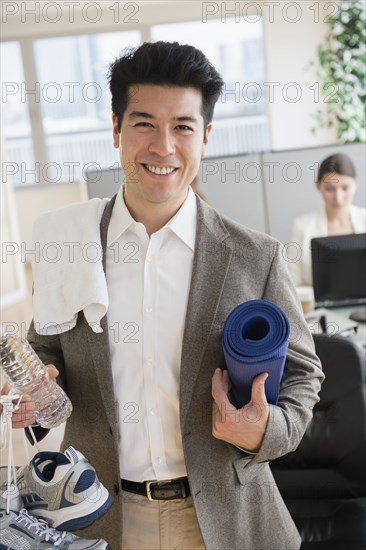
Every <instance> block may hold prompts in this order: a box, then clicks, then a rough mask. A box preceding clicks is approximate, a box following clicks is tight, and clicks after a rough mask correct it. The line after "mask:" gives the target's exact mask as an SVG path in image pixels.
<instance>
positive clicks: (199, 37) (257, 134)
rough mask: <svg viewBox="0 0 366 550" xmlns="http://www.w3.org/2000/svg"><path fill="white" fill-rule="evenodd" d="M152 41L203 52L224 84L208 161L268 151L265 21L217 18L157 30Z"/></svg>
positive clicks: (208, 149) (153, 29) (153, 28)
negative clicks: (212, 158) (213, 157)
mask: <svg viewBox="0 0 366 550" xmlns="http://www.w3.org/2000/svg"><path fill="white" fill-rule="evenodd" d="M151 36H152V39H153V40H167V41H170V42H172V41H175V40H176V41H178V42H180V43H181V44H187V43H188V44H192V45H193V46H195V47H197V48H199V49H200V50H202V51H203V53H204V54H205V55H206V56H207V58H208V59H209V60H210V61H211V63H212V64H213V65H214V66H215V67H216V68H217V70H218V71H219V73H220V74H221V76H222V77H223V79H224V82H225V86H224V90H223V93H222V95H221V97H220V99H219V100H218V102H217V104H216V106H215V113H214V127H215V131H214V132H212V134H211V136H210V140H209V145H208V148H207V156H223V155H233V154H237V153H243V152H247V153H254V152H257V151H265V150H267V149H268V148H269V135H268V122H267V115H266V101H265V95H264V93H263V82H264V74H265V71H264V51H263V29H262V20H261V19H258V17H253V18H250V17H248V18H247V19H246V20H245V21H240V24H238V23H237V22H236V21H235V18H232V19H227V20H226V21H225V22H222V21H221V20H220V19H218V20H210V21H207V22H206V23H202V21H193V22H186V23H175V24H165V25H155V26H153V27H152V28H151Z"/></svg>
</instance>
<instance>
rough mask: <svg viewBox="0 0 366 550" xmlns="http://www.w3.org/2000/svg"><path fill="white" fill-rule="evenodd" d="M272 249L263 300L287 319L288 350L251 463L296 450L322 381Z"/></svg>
mask: <svg viewBox="0 0 366 550" xmlns="http://www.w3.org/2000/svg"><path fill="white" fill-rule="evenodd" d="M276 248H277V250H276V252H275V254H274V257H273V260H272V263H271V268H270V272H269V275H268V278H267V282H266V287H265V291H264V295H263V298H264V299H266V300H269V301H271V302H274V303H276V304H277V305H278V306H279V307H280V308H281V309H282V310H283V311H284V312H285V314H286V315H287V317H288V319H289V322H290V338H289V347H288V353H287V359H286V363H285V368H284V374H283V378H282V381H281V388H280V395H279V400H278V402H277V404H276V405H271V404H269V405H268V406H269V420H268V424H267V428H266V432H265V435H264V438H263V441H262V445H261V447H260V449H259V451H258V453H257V455H256V456H255V457H254V458H252V459H251V460H250V462H252V463H257V462H265V461H269V460H274V459H275V458H278V457H279V456H282V455H284V454H286V453H289V452H291V451H294V450H295V449H296V447H297V446H298V445H299V443H300V441H301V439H302V436H303V434H304V432H305V430H306V427H307V425H308V423H309V422H310V420H311V418H312V411H313V407H314V405H315V404H316V403H317V402H318V401H319V397H318V393H319V391H320V387H321V383H322V381H323V379H324V374H323V371H322V369H321V363H320V360H319V358H318V357H317V355H316V354H315V347H314V342H313V338H312V336H311V333H310V331H309V329H308V327H307V324H306V321H305V319H304V316H303V313H302V309H301V305H300V302H299V300H298V298H297V295H296V289H295V286H294V284H293V282H292V280H291V277H290V275H289V273H288V270H287V268H286V265H285V260H284V259H283V255H284V254H283V248H282V245H278V246H277V247H276Z"/></svg>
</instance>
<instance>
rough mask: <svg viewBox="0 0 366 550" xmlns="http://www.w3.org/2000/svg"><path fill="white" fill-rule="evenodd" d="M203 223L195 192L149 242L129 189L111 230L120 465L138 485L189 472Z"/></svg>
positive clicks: (111, 328)
mask: <svg viewBox="0 0 366 550" xmlns="http://www.w3.org/2000/svg"><path fill="white" fill-rule="evenodd" d="M196 218H197V211H196V199H195V195H194V193H193V191H192V190H191V188H189V192H188V196H187V199H186V200H185V202H184V203H183V205H182V207H181V208H180V210H179V211H178V212H177V213H176V214H175V216H174V217H173V218H172V219H171V220H170V221H169V222H168V223H167V224H166V225H165V226H164V227H163V228H161V229H160V230H159V231H157V232H156V233H153V234H152V235H151V238H149V236H148V234H147V232H146V229H145V226H144V225H143V224H142V223H138V222H136V221H135V220H134V219H133V218H132V216H131V214H130V213H129V211H128V209H127V207H126V205H125V202H124V199H123V187H121V188H120V190H119V192H118V195H117V198H116V202H115V205H114V208H113V212H112V217H111V221H110V224H109V228H108V236H107V255H106V266H107V269H106V272H107V285H108V293H109V310H108V329H109V342H110V350H111V363H112V374H113V382H114V398H115V401H116V408H117V411H118V414H119V427H120V440H119V456H120V468H121V476H122V478H124V479H128V480H131V481H146V480H163V479H173V478H177V477H180V476H185V475H187V472H186V468H185V463H184V456H183V448H182V437H181V429H180V422H179V377H180V360H181V351H182V340H183V331H184V324H185V317H186V310H187V304H188V294H189V288H190V282H191V275H192V266H193V255H194V247H195V235H196ZM111 399H112V396H111Z"/></svg>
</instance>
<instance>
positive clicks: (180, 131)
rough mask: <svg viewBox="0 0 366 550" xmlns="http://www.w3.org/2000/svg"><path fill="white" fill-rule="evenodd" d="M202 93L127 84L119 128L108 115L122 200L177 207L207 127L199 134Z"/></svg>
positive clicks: (200, 152)
mask: <svg viewBox="0 0 366 550" xmlns="http://www.w3.org/2000/svg"><path fill="white" fill-rule="evenodd" d="M201 104H202V94H201V92H200V91H199V90H196V89H195V88H183V87H177V86H172V87H168V86H157V85H150V84H141V85H138V86H135V87H134V88H133V94H131V100H130V102H129V104H128V105H127V108H126V110H125V112H124V114H123V119H122V125H121V131H120V133H119V132H118V124H117V117H116V116H115V115H113V139H114V146H115V147H116V148H119V149H120V158H121V164H122V167H123V169H124V172H125V198H126V199H127V200H128V199H132V200H133V202H134V204H135V205H136V204H140V205H141V206H143V207H146V206H147V205H148V203H154V204H158V203H167V202H170V203H171V204H172V205H178V207H179V206H180V204H182V203H183V201H184V200H185V198H186V196H187V189H188V186H189V185H190V183H191V182H192V180H193V179H194V177H195V176H196V174H197V172H198V169H199V164H200V160H201V158H202V156H203V155H204V152H205V149H206V146H207V141H208V134H209V132H210V130H211V125H210V124H209V125H208V128H207V131H206V132H205V134H204V122H203V117H202V114H201Z"/></svg>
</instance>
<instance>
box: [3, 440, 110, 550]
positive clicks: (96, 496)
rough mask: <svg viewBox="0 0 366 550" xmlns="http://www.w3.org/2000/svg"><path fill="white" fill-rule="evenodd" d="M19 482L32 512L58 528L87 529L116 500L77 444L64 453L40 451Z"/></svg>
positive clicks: (18, 479) (19, 478)
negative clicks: (76, 448) (76, 447)
mask: <svg viewBox="0 0 366 550" xmlns="http://www.w3.org/2000/svg"><path fill="white" fill-rule="evenodd" d="M17 484H18V489H19V491H20V494H21V496H22V498H23V502H24V507H25V508H26V509H27V510H28V512H29V513H30V514H32V515H33V516H37V517H41V518H44V519H45V520H46V521H47V523H49V524H50V526H51V527H54V528H57V529H67V530H69V531H75V530H76V529H83V528H84V527H87V526H88V525H90V524H91V523H93V522H94V521H95V520H97V519H98V518H100V517H101V516H103V514H104V513H105V512H106V511H107V510H108V508H109V507H110V506H111V504H112V498H111V496H110V494H109V493H108V491H107V489H106V488H105V487H104V486H103V485H102V484H101V483H100V481H99V479H98V477H97V474H96V472H95V470H94V468H93V466H92V465H91V464H90V463H89V461H88V460H87V459H86V458H85V457H84V455H82V454H81V453H80V452H79V451H77V450H75V449H74V448H73V447H69V448H68V449H67V450H66V451H65V452H64V453H58V452H40V453H37V454H36V455H35V456H34V458H33V459H32V460H31V461H30V463H29V464H28V465H27V466H26V467H25V468H24V469H23V470H22V471H21V472H20V473H19V475H18V477H17ZM0 550H1V548H0Z"/></svg>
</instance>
